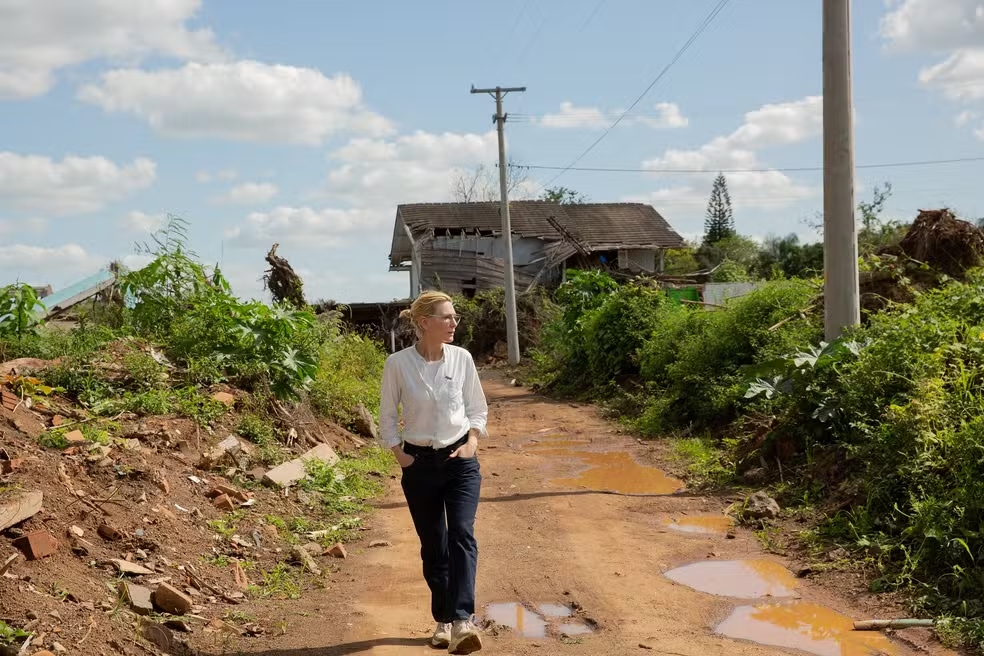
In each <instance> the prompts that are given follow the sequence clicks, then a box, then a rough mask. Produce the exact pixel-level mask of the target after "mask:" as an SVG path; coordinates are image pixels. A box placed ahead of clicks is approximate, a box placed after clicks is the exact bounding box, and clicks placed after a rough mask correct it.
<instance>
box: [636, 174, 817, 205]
mask: <svg viewBox="0 0 984 656" xmlns="http://www.w3.org/2000/svg"><path fill="white" fill-rule="evenodd" d="M726 178H727V180H728V191H729V193H730V195H731V202H732V207H734V208H735V210H749V209H758V210H768V209H775V208H779V207H783V206H786V205H792V204H795V203H798V202H800V201H803V200H807V199H809V198H813V197H815V196H816V195H817V190H816V189H814V188H813V187H809V186H806V185H802V184H799V183H797V182H795V181H793V180H792V179H790V178H789V177H788V176H787V175H785V174H784V173H782V172H780V171H765V172H761V173H729V174H727V175H726ZM713 179H714V175H713V174H708V175H706V176H703V175H702V176H698V177H697V178H696V179H694V180H691V181H690V183H689V184H686V185H679V186H674V187H666V188H663V189H659V190H657V191H654V192H652V193H650V194H646V195H642V196H633V197H630V198H627V199H626V200H627V201H634V202H646V203H651V204H652V205H653V206H654V207H656V209H660V208H668V209H671V210H673V211H674V212H675V213H694V212H697V213H702V212H703V210H704V209H705V208H706V207H707V200H708V198H709V196H710V194H711V184H712V182H713Z"/></svg>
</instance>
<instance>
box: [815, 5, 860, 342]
mask: <svg viewBox="0 0 984 656" xmlns="http://www.w3.org/2000/svg"><path fill="white" fill-rule="evenodd" d="M853 122H854V117H853V102H852V92H851V0H823V246H824V251H823V252H824V256H823V277H824V332H825V334H826V338H827V341H828V342H830V341H833V340H834V339H837V338H838V337H840V336H841V334H842V333H843V332H844V330H845V329H846V328H849V327H851V326H856V325H857V324H859V323H860V322H861V309H860V293H859V289H858V234H857V224H856V223H855V219H854V125H853Z"/></svg>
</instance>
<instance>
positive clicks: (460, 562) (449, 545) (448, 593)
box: [401, 435, 482, 622]
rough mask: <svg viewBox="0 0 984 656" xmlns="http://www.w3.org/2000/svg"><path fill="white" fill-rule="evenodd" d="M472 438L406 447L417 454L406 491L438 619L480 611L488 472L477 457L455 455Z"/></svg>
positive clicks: (448, 619)
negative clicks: (479, 532) (479, 527)
mask: <svg viewBox="0 0 984 656" xmlns="http://www.w3.org/2000/svg"><path fill="white" fill-rule="evenodd" d="M467 441H468V436H467V435H466V436H465V437H463V438H461V439H460V440H459V441H458V442H456V443H455V444H453V445H451V446H449V447H445V448H443V449H432V448H430V447H420V446H415V445H413V444H404V446H403V450H404V451H405V452H406V453H408V454H409V455H411V456H413V457H414V461H413V463H411V465H410V466H409V467H406V468H405V469H404V470H403V478H402V481H401V482H402V486H403V494H404V495H405V496H406V499H407V506H408V507H409V508H410V516H411V517H412V518H413V525H414V528H415V529H416V530H417V537H419V538H420V558H421V560H422V561H423V569H424V580H426V581H427V585H428V587H429V588H430V591H431V614H432V615H433V616H434V620H435V621H437V622H452V621H454V620H467V619H471V617H472V615H474V613H475V574H476V571H477V567H478V542H477V541H476V540H475V513H476V512H477V511H478V497H479V493H480V492H481V487H482V472H481V467H480V466H479V464H478V458H477V456H476V457H473V458H450V457H449V456H450V455H451V453H452V452H454V450H455V449H457V448H458V447H459V446H461V445H463V444H465V443H466V442H467Z"/></svg>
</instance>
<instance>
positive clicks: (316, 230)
mask: <svg viewBox="0 0 984 656" xmlns="http://www.w3.org/2000/svg"><path fill="white" fill-rule="evenodd" d="M393 211H395V208H394V210H393ZM393 211H391V212H390V213H389V216H388V219H389V220H390V221H392V220H393ZM383 217H384V214H382V213H381V212H378V211H374V210H371V209H359V208H357V209H336V208H331V207H329V208H325V209H313V208H310V207H287V206H284V207H278V208H276V209H274V210H271V211H270V212H253V213H252V214H250V215H249V216H248V217H247V218H246V221H245V222H244V223H243V224H242V225H239V226H237V227H235V228H233V229H232V230H230V231H228V232H227V233H226V236H227V237H228V238H229V239H230V241H231V242H232V243H234V244H238V245H241V246H262V247H265V248H269V247H270V246H272V245H273V243H274V242H279V243H290V244H297V245H301V246H305V247H308V248H334V247H338V246H341V245H343V244H344V243H346V241H347V240H348V239H350V238H352V237H353V236H355V235H356V234H358V233H367V232H376V231H378V230H380V229H381V228H383V227H384V226H385V223H384V219H383Z"/></svg>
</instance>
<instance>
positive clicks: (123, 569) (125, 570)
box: [109, 558, 154, 576]
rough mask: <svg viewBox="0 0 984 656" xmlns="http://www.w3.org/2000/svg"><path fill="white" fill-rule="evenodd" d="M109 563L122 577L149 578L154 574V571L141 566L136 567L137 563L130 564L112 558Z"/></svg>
mask: <svg viewBox="0 0 984 656" xmlns="http://www.w3.org/2000/svg"><path fill="white" fill-rule="evenodd" d="M109 562H110V563H112V565H113V566H114V567H116V571H118V572H119V573H120V574H123V575H127V574H129V575H131V576H150V575H152V574H153V573H154V570H152V569H147V568H146V567H144V566H143V565H138V564H137V563H131V562H130V561H129V560H122V559H120V558H113V559H112V560H110V561H109Z"/></svg>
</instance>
